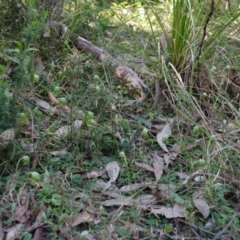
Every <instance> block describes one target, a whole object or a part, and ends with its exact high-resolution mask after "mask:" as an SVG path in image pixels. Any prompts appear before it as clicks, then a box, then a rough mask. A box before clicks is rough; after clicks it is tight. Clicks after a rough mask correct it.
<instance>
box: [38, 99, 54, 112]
mask: <svg viewBox="0 0 240 240" xmlns="http://www.w3.org/2000/svg"><path fill="white" fill-rule="evenodd" d="M36 104H37V106H39V107H41V108H44V109H46V110H50V108H51V106H50V104H49V103H48V102H46V101H43V100H41V99H36Z"/></svg>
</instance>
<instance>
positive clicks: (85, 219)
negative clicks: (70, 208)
mask: <svg viewBox="0 0 240 240" xmlns="http://www.w3.org/2000/svg"><path fill="white" fill-rule="evenodd" d="M93 220H94V218H93V216H92V215H91V214H90V213H89V212H88V211H86V210H84V211H82V212H81V213H80V214H78V215H77V216H76V217H75V218H74V220H73V222H72V226H73V227H75V226H77V225H79V224H81V223H89V222H93Z"/></svg>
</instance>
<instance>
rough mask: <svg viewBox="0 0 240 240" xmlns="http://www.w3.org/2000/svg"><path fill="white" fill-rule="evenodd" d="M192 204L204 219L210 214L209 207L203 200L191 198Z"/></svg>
mask: <svg viewBox="0 0 240 240" xmlns="http://www.w3.org/2000/svg"><path fill="white" fill-rule="evenodd" d="M193 204H194V206H195V207H196V208H197V209H198V211H199V212H200V213H201V214H202V215H203V217H204V218H205V219H206V218H207V217H208V216H209V214H210V207H209V205H208V204H207V202H206V200H205V199H204V198H193Z"/></svg>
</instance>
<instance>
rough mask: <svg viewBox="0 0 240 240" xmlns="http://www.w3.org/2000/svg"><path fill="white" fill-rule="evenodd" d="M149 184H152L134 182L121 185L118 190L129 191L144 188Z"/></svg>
mask: <svg viewBox="0 0 240 240" xmlns="http://www.w3.org/2000/svg"><path fill="white" fill-rule="evenodd" d="M149 185H152V183H134V184H129V185H126V186H123V187H121V188H120V189H119V190H120V191H121V192H131V191H135V190H138V189H140V188H146V187H148V186H149Z"/></svg>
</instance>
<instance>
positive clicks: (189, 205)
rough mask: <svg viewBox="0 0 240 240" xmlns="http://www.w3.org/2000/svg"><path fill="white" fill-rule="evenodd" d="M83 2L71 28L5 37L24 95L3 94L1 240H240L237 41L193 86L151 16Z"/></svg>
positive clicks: (0, 72)
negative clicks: (7, 122)
mask: <svg viewBox="0 0 240 240" xmlns="http://www.w3.org/2000/svg"><path fill="white" fill-rule="evenodd" d="M84 6H85V5H84ZM84 6H82V9H81V11H80V10H79V12H80V14H82V15H81V18H79V19H78V18H74V20H72V22H71V24H67V23H66V26H68V27H69V29H70V30H66V29H67V28H64V26H65V25H62V24H60V23H59V24H58V25H57V26H54V27H52V26H49V25H48V26H46V25H45V26H44V29H42V30H43V31H40V33H39V36H38V38H37V40H36V41H35V45H33V46H31V44H30V45H28V47H27V48H26V47H23V45H24V44H23V42H21V41H20V40H17V41H15V42H12V41H9V42H7V43H5V45H4V46H3V44H4V43H2V49H3V53H4V54H5V55H4V57H5V58H4V59H5V61H2V63H1V64H2V65H1V66H2V69H0V76H1V78H3V79H5V78H6V79H7V80H9V79H10V77H12V76H13V79H15V80H14V81H15V84H16V79H20V80H21V87H19V86H17V87H16V86H15V87H13V85H12V84H10V85H9V86H6V87H5V90H4V94H5V95H6V96H7V97H9V99H10V98H11V99H12V97H13V96H15V101H17V112H18V113H17V114H16V115H15V118H16V122H17V124H16V126H15V127H14V128H5V130H4V131H3V132H2V133H1V135H0V138H1V142H2V145H1V155H2V157H1V162H0V170H1V172H0V174H1V182H0V193H1V196H0V206H1V208H0V239H7V240H14V239H24V240H27V239H34V240H40V239H69V240H70V239H95V240H97V239H142V240H143V239H215V240H217V239H239V229H240V214H239V213H238V212H239V209H240V208H239V207H240V204H239V201H240V192H239V186H240V171H239V166H240V161H239V156H240V155H239V151H240V139H239V119H240V118H239V117H240V116H239V93H240V91H239V90H240V88H239V87H238V83H237V81H239V72H238V71H239V68H240V64H239V65H238V63H239V62H238V61H239V60H238V59H239V56H237V54H236V52H237V51H239V50H240V43H239V39H236V38H233V37H232V38H228V39H225V42H224V44H225V45H224V46H223V47H224V48H225V49H227V50H228V53H229V56H228V58H227V60H226V59H225V60H226V61H225V62H224V61H223V60H222V58H221V56H220V55H221V54H220V53H221V52H223V50H222V48H220V47H219V49H218V51H216V54H215V55H214V61H211V62H210V61H209V62H207V63H206V64H205V65H204V66H202V67H201V68H199V69H198V70H196V71H193V73H192V76H191V79H194V80H195V81H197V80H198V81H199V79H200V81H201V84H200V85H198V89H197V90H196V93H194V92H189V91H188V89H187V84H186V82H184V81H185V80H186V79H187V78H186V75H185V76H184V74H180V73H178V72H176V71H175V69H174V68H172V67H171V65H169V64H168V62H167V60H166V58H167V57H166V56H164V53H163V50H162V51H161V50H160V45H161V43H160V40H159V36H160V35H161V30H160V28H159V29H158V28H157V25H153V26H152V25H151V24H149V21H146V19H147V18H148V17H149V16H148V15H144V12H143V11H144V9H143V8H141V7H136V6H135V7H132V6H128V5H125V6H124V5H112V7H111V8H106V9H99V10H95V12H94V11H93V10H92V11H87V4H86V6H85V8H84ZM69 11H70V10H69ZM162 11H163V10H162ZM33 12H34V11H33ZM34 14H35V16H32V17H33V18H37V17H38V15H37V14H38V13H37V12H36V11H35V13H34ZM66 14H67V13H66ZM69 14H70V13H69ZM145 14H146V13H145ZM166 16H167V15H166ZM33 22H34V21H33V20H32V22H30V23H29V25H28V27H29V26H30V27H32V25H33V24H36V23H35V22H34V23H33ZM31 24H32V25H31ZM39 24H40V23H39ZM30 27H29V28H28V29H27V28H25V30H24V31H26V32H28V33H29V32H31V31H30V30H31V28H30ZM59 27H60V30H61V31H60V32H61V36H60V37H59V35H58V34H57V35H56V34H55V33H56V32H57V33H59V32H58V30H59ZM235 27H236V26H233V28H235ZM29 29H30V30H29ZM65 30H66V34H65V35H68V34H67V33H69V32H70V31H74V33H75V35H74V36H73V37H74V39H75V41H74V40H72V39H71V41H68V40H69V38H68V36H64V37H63V36H62V34H63V31H65ZM67 31H69V32H67ZM153 33H154V35H153ZM33 34H34V33H33ZM78 36H79V37H80V38H77V37H78ZM76 39H78V40H76ZM36 42H37V43H36ZM0 56H1V55H0ZM224 56H225V55H224ZM1 58H3V57H2V56H1ZM6 59H7V60H6ZM8 61H10V62H11V61H13V62H14V63H15V66H16V63H17V64H18V67H15V69H14V68H12V67H11V66H10V64H7V63H8ZM6 76H7V77H6ZM9 76H10V77H9ZM189 79H190V77H189ZM20 80H19V81H20ZM216 85H217V86H218V87H216ZM220 85H221V92H220V91H219V89H220V87H219V86H220ZM19 89H20V90H19ZM199 89H200V91H199ZM217 90H218V91H217ZM13 92H15V94H12V93H13ZM6 93H7V94H6ZM0 100H1V99H0ZM4 237H5V238H4Z"/></svg>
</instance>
